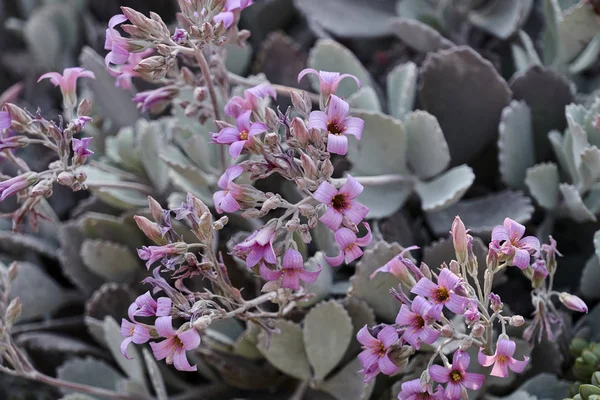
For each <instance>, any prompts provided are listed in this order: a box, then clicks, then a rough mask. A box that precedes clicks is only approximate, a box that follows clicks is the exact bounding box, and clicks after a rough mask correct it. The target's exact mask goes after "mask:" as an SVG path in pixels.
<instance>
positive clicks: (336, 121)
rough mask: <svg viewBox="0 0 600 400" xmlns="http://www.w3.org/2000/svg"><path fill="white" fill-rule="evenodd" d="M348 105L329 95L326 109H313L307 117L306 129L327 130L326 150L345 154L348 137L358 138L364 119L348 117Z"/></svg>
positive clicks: (360, 134)
mask: <svg viewBox="0 0 600 400" xmlns="http://www.w3.org/2000/svg"><path fill="white" fill-rule="evenodd" d="M349 111H350V105H349V104H348V103H346V102H345V101H344V100H342V99H340V98H339V97H337V96H335V95H331V99H330V100H329V104H328V106H327V111H326V112H323V111H313V112H311V113H310V117H309V119H308V129H312V128H316V129H320V130H322V131H325V132H327V151H328V152H330V153H334V154H339V155H345V154H346V153H347V152H348V138H347V137H346V135H352V136H354V137H356V139H358V140H360V138H361V136H362V131H363V128H364V126H365V121H363V120H362V119H360V118H356V117H350V116H349V115H348V114H349Z"/></svg>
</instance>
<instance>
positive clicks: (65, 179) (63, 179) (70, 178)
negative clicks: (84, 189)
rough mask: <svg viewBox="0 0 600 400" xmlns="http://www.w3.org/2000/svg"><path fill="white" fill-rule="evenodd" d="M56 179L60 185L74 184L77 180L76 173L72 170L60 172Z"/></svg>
mask: <svg viewBox="0 0 600 400" xmlns="http://www.w3.org/2000/svg"><path fill="white" fill-rule="evenodd" d="M56 181H57V182H58V184H59V185H63V186H68V187H70V186H71V185H73V182H75V175H74V174H72V173H70V172H67V171H63V172H61V173H60V174H58V176H57V177H56Z"/></svg>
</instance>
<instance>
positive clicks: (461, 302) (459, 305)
mask: <svg viewBox="0 0 600 400" xmlns="http://www.w3.org/2000/svg"><path fill="white" fill-rule="evenodd" d="M467 304H468V300H467V299H466V298H464V297H462V296H459V295H457V294H456V293H450V298H449V299H448V301H447V302H446V303H445V304H444V305H445V306H446V307H447V308H448V310H450V311H452V312H453V313H455V314H463V313H464V312H465V308H466V307H467Z"/></svg>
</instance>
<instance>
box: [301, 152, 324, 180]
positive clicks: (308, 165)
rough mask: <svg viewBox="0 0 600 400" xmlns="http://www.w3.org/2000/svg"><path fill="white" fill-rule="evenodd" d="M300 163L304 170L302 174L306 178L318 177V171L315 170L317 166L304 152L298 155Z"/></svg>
mask: <svg viewBox="0 0 600 400" xmlns="http://www.w3.org/2000/svg"><path fill="white" fill-rule="evenodd" d="M300 164H301V165H302V169H303V170H304V176H305V177H306V178H309V179H317V178H318V176H319V171H317V166H316V165H315V163H314V161H313V160H312V158H310V157H309V156H308V155H307V154H306V153H302V155H301V156H300Z"/></svg>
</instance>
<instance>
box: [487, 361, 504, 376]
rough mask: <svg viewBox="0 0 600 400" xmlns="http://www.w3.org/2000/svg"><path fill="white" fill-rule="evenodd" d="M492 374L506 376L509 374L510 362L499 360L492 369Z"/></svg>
mask: <svg viewBox="0 0 600 400" xmlns="http://www.w3.org/2000/svg"><path fill="white" fill-rule="evenodd" d="M490 375H491V376H497V377H499V378H506V377H507V376H508V364H507V363H505V362H503V363H501V362H498V361H496V363H495V364H494V367H493V368H492V371H491V372H490Z"/></svg>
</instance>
